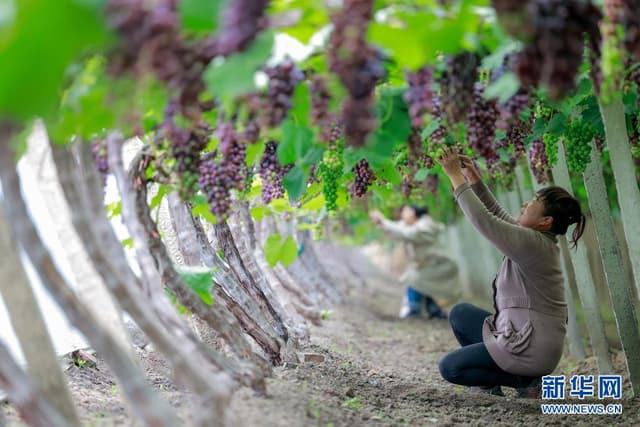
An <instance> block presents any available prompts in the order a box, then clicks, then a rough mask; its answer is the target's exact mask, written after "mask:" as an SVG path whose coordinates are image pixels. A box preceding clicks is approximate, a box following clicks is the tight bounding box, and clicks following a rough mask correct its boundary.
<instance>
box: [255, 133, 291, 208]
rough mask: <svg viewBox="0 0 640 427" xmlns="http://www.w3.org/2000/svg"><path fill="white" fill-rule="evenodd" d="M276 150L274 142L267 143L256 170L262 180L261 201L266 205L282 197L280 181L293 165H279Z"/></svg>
mask: <svg viewBox="0 0 640 427" xmlns="http://www.w3.org/2000/svg"><path fill="white" fill-rule="evenodd" d="M277 149H278V144H277V143H276V142H275V141H268V142H267V144H266V146H265V149H264V153H263V154H262V158H261V159H260V168H259V169H258V173H259V174H260V178H262V201H263V203H264V204H267V205H268V204H269V203H271V200H273V199H280V198H282V197H284V186H283V185H282V180H283V179H284V176H285V175H286V174H287V173H288V172H289V171H290V170H291V168H292V167H293V165H286V166H283V165H281V164H280V161H279V160H278V154H277Z"/></svg>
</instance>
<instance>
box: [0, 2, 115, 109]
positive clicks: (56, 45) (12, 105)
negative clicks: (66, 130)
mask: <svg viewBox="0 0 640 427" xmlns="http://www.w3.org/2000/svg"><path fill="white" fill-rule="evenodd" d="M4 4H5V5H7V3H6V2H5V3H4ZM9 5H13V6H14V7H15V15H14V17H13V19H12V21H10V22H11V24H7V25H6V26H5V27H4V28H0V64H1V65H0V116H5V117H6V116H9V117H14V118H18V119H29V118H30V117H33V116H44V117H45V118H48V117H50V116H51V115H52V113H53V112H54V111H55V109H56V106H57V103H58V100H59V94H60V91H61V89H62V85H63V82H64V78H65V71H66V70H67V67H68V66H69V64H70V63H71V62H72V61H74V60H76V59H77V58H78V57H79V56H80V55H82V54H83V53H85V52H87V51H88V50H89V49H101V48H102V47H103V46H105V45H106V42H107V39H108V37H107V32H106V30H105V27H104V22H105V20H104V18H103V16H102V13H103V11H102V2H93V1H90V2H79V1H74V0H57V1H50V0H30V1H25V0H17V1H13V2H11V3H9Z"/></svg>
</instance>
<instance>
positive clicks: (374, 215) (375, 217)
mask: <svg viewBox="0 0 640 427" xmlns="http://www.w3.org/2000/svg"><path fill="white" fill-rule="evenodd" d="M369 218H371V222H373V223H374V224H380V223H381V222H382V220H383V219H384V215H382V212H380V211H371V212H369Z"/></svg>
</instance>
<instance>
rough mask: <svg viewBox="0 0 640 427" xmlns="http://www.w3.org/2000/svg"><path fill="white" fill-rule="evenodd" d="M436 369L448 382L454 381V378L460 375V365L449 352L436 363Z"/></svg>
mask: <svg viewBox="0 0 640 427" xmlns="http://www.w3.org/2000/svg"><path fill="white" fill-rule="evenodd" d="M438 369H439V370H440V375H442V378H444V379H445V380H447V381H449V382H450V383H456V379H457V378H458V376H459V375H460V367H459V366H458V364H457V363H455V358H454V357H451V353H449V354H446V355H445V356H444V357H443V358H442V359H440V362H439V363H438Z"/></svg>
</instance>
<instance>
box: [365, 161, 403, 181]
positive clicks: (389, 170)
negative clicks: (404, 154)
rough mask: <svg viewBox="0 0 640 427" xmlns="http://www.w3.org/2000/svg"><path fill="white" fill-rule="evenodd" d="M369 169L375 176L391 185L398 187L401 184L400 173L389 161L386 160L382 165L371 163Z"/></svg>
mask: <svg viewBox="0 0 640 427" xmlns="http://www.w3.org/2000/svg"><path fill="white" fill-rule="evenodd" d="M371 169H373V171H374V172H375V173H376V175H377V176H379V177H380V178H384V179H386V180H387V181H388V182H389V183H391V184H393V185H400V184H401V183H402V175H400V172H398V170H397V169H396V168H395V167H394V166H393V162H392V161H391V160H387V161H386V162H385V163H382V164H373V163H372V164H371Z"/></svg>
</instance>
